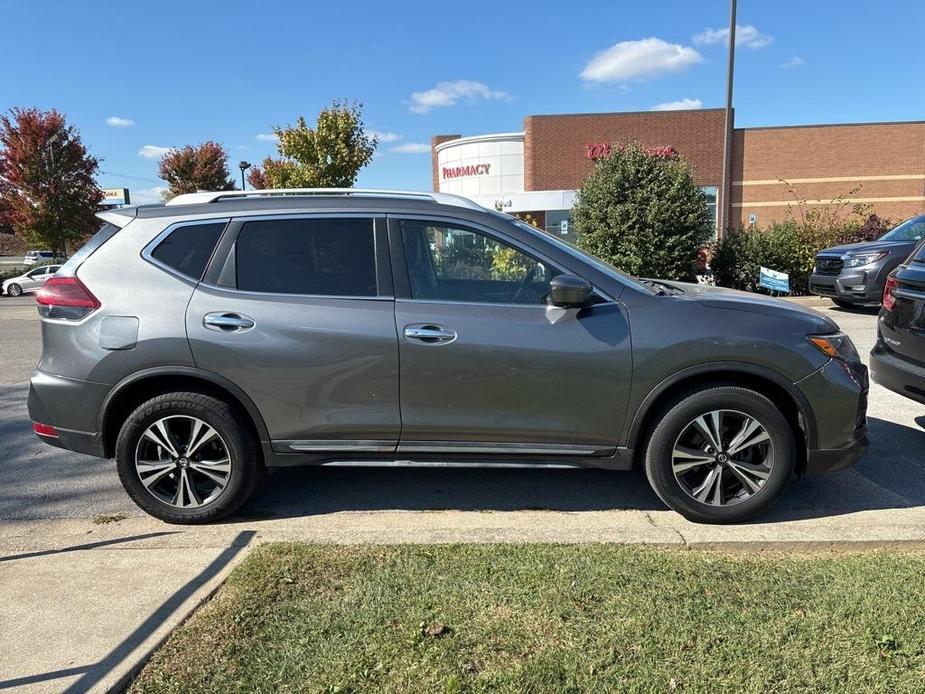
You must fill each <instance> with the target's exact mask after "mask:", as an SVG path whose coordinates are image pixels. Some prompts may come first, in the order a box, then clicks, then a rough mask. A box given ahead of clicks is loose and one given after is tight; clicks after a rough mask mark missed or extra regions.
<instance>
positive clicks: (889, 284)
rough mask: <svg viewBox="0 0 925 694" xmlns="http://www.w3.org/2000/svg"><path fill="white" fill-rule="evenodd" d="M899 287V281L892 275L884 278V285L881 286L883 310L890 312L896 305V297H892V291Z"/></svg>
mask: <svg viewBox="0 0 925 694" xmlns="http://www.w3.org/2000/svg"><path fill="white" fill-rule="evenodd" d="M898 286H899V280H898V279H896V277H895V276H894V275H890V276H888V277H887V278H886V284H885V285H884V286H883V308H884V309H885V310H887V311H892V310H893V307H894V306H895V305H896V297H895V296H893V290H894V289H896V288H897V287H898Z"/></svg>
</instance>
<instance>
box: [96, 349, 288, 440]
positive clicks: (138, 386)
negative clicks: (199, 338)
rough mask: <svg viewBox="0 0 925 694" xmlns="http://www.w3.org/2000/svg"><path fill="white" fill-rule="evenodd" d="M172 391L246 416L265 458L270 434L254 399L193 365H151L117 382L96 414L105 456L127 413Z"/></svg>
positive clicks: (225, 381)
mask: <svg viewBox="0 0 925 694" xmlns="http://www.w3.org/2000/svg"><path fill="white" fill-rule="evenodd" d="M174 391H192V392H196V393H202V394H203V395H211V396H213V397H218V398H220V399H222V400H225V401H226V402H228V403H229V404H230V405H232V406H234V407H237V408H238V409H239V410H241V412H242V413H243V414H244V415H246V418H247V420H248V421H249V423H250V424H251V427H252V433H253V434H254V435H255V436H257V440H258V441H259V444H260V445H259V446H258V448H259V449H261V450H262V452H263V457H264V458H266V451H267V450H268V449H269V441H270V436H269V433H268V431H267V427H266V423H265V422H264V421H263V417H262V416H261V414H260V411H259V410H258V409H257V406H256V405H255V404H254V401H253V400H251V398H250V397H249V396H248V395H247V393H245V392H244V391H243V390H241V388H239V387H238V386H236V385H235V384H234V383H232V382H231V381H229V380H228V379H226V378H224V377H222V376H220V375H218V374H216V373H212V372H210V371H205V370H203V369H198V368H195V367H188V366H187V367H182V366H181V367H154V368H150V369H145V370H143V371H139V372H138V373H135V374H132V375H131V376H128V377H126V378H124V379H122V380H121V381H119V382H118V383H117V384H116V385H115V386H113V388H112V390H110V391H109V395H107V396H106V399H105V400H104V401H103V406H102V408H100V415H99V429H98V430H99V431H100V432H101V435H102V441H103V449H104V452H105V455H106V457H107V458H112V457H113V456H114V455H115V448H116V438H117V437H118V435H119V430H120V429H121V428H122V424H123V423H124V422H125V420H126V419H127V418H128V416H129V415H130V414H131V413H132V411H134V409H135V408H136V407H138V405H140V404H141V403H143V402H145V401H146V400H149V399H150V398H153V397H156V396H157V395H162V394H163V393H170V392H174Z"/></svg>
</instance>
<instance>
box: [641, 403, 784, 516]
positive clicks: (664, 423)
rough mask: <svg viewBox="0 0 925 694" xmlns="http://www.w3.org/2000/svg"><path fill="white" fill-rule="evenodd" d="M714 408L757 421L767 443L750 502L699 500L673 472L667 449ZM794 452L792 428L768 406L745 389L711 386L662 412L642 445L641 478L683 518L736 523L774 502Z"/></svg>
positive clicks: (771, 404)
mask: <svg viewBox="0 0 925 694" xmlns="http://www.w3.org/2000/svg"><path fill="white" fill-rule="evenodd" d="M715 410H733V411H735V412H737V413H742V414H744V415H747V416H748V417H751V418H753V419H755V420H757V421H758V422H759V423H760V424H761V425H762V426H763V427H764V429H765V431H766V432H767V434H768V437H769V439H770V448H769V452H768V455H769V456H770V460H771V464H770V468H771V469H770V473H769V475H768V478H767V479H766V480H765V481H764V483H763V486H762V487H761V488H760V489H759V490H758V491H757V492H754V493H753V494H752V495H751V496H750V497H749V498H745V499H744V500H742V501H739V502H738V503H735V504H732V505H728V506H723V505H720V506H714V505H711V504H708V503H704V502H702V501H698V500H697V499H695V498H694V497H693V496H691V494H690V493H689V492H688V491H687V490H685V489H684V488H683V487H682V483H681V482H680V481H679V480H678V479H677V478H676V477H675V474H674V472H673V470H672V451H673V450H674V447H675V444H676V442H677V441H678V438H679V437H680V436H681V435H682V433H683V432H684V431H685V429H687V427H688V425H689V424H691V423H692V422H693V421H694V420H695V419H696V418H697V417H699V416H701V415H704V414H706V413H708V412H712V411H715ZM727 443H728V442H727ZM795 451H796V444H795V441H794V434H793V429H792V428H791V426H790V424H789V422H788V421H787V419H786V418H785V417H784V415H783V414H782V413H781V411H780V410H779V409H778V408H777V407H776V406H775V405H774V403H773V402H771V401H770V400H769V399H768V398H766V397H765V396H764V395H761V394H760V393H757V392H755V391H753V390H749V389H747V388H741V387H738V386H716V387H711V388H706V389H704V390H700V391H697V392H693V393H690V392H689V393H686V394H684V395H682V396H680V397H679V398H677V399H675V400H674V401H673V402H671V403H670V404H668V405H667V406H666V407H665V408H664V409H663V410H662V413H661V415H660V416H659V417H658V419H657V421H656V423H655V426H654V429H653V430H652V434H651V436H650V437H649V440H648V443H647V446H646V458H645V470H646V477H647V478H648V479H649V484H651V485H652V489H653V490H655V493H656V494H657V495H658V497H659V498H660V499H661V500H662V501H663V502H665V504H667V505H668V506H669V507H670V508H671V509H673V510H674V511H677V512H678V513H680V514H681V515H682V516H684V517H685V518H687V519H688V520H690V521H694V522H696V523H717V524H725V523H738V522H741V521H744V520H747V519H749V518H753V517H755V516H757V515H759V514H761V513H763V512H764V511H766V510H767V509H768V508H769V507H770V506H771V505H772V504H773V503H774V501H775V500H776V498H777V496H778V494H779V493H780V491H781V489H782V488H783V487H784V485H785V484H786V483H787V480H788V479H790V476H791V475H792V474H793V469H794V464H795ZM742 486H743V487H744V485H742Z"/></svg>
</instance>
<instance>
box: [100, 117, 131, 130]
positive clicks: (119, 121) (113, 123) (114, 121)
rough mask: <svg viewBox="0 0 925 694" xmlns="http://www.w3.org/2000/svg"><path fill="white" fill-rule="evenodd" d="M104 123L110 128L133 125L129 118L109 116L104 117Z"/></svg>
mask: <svg viewBox="0 0 925 694" xmlns="http://www.w3.org/2000/svg"><path fill="white" fill-rule="evenodd" d="M106 125H108V126H109V127H111V128H131V127H133V126H134V125H135V121H133V120H132V119H131V118H120V117H119V116H109V118H107V119H106Z"/></svg>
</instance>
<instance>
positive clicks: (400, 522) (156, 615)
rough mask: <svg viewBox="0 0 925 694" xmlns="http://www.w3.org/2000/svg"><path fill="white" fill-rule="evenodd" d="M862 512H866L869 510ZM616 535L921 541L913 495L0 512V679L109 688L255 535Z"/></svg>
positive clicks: (723, 544) (548, 538)
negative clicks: (691, 512) (122, 515)
mask: <svg viewBox="0 0 925 694" xmlns="http://www.w3.org/2000/svg"><path fill="white" fill-rule="evenodd" d="M874 521H876V522H874ZM296 540H297V541H305V542H336V543H359V542H373V543H401V542H419V543H443V542H579V543H580V542H618V543H628V544H650V545H660V546H669V547H677V548H680V549H698V548H720V549H722V548H726V549H749V550H753V551H758V550H767V549H819V548H828V547H833V546H834V547H853V546H857V547H865V546H882V545H893V544H900V545H915V546H922V547H925V507H916V508H897V509H891V510H890V511H888V512H884V511H882V510H881V511H860V512H856V513H850V514H845V515H840V516H836V517H833V518H831V519H827V518H823V519H820V518H815V519H812V520H781V521H779V522H765V523H754V524H748V525H739V526H725V527H718V526H702V525H695V524H693V523H689V522H687V521H685V520H684V519H683V518H681V517H680V516H678V515H677V514H674V513H672V512H670V511H580V512H556V511H510V512H478V511H439V512H426V511H391V512H390V511H377V512H349V511H348V512H339V513H330V514H323V515H318V516H308V517H303V518H281V519H272V520H257V521H247V520H243V521H239V522H231V523H225V524H220V525H214V526H206V527H181V526H169V525H165V524H163V523H160V522H159V521H156V520H154V519H151V518H147V517H141V518H128V519H125V520H120V521H116V522H112V523H108V524H104V525H96V524H94V523H93V522H92V521H91V520H88V519H77V520H49V521H3V522H2V523H0V586H2V599H0V690H8V689H9V690H12V691H16V692H20V691H22V692H27V691H28V692H48V691H68V692H83V691H101V692H102V691H109V690H110V689H111V688H113V687H115V688H117V689H118V688H120V687H121V686H124V684H125V683H126V682H127V681H129V679H130V677H131V676H132V675H133V674H134V673H135V672H136V671H137V669H138V668H139V667H140V666H141V664H142V663H143V662H144V660H145V659H146V657H147V655H148V654H149V653H150V651H151V650H152V649H153V648H155V647H156V646H157V645H158V644H159V643H160V642H161V641H162V640H163V639H164V638H165V637H166V636H167V635H168V634H169V633H170V631H171V630H172V629H173V628H174V627H176V626H177V625H178V624H180V623H181V622H182V621H183V620H184V619H186V617H188V616H189V614H191V613H192V611H193V610H194V609H195V608H196V607H197V606H198V605H199V604H200V603H201V602H202V601H203V600H205V599H206V598H207V597H208V596H209V595H211V593H212V592H213V591H214V590H215V589H216V588H217V587H218V586H219V585H220V583H221V581H222V580H224V578H225V576H226V575H227V573H228V572H229V571H230V570H231V568H232V567H233V566H234V565H235V564H236V563H237V562H238V561H240V559H241V558H242V557H243V556H244V554H245V553H246V549H247V548H248V547H250V546H253V545H254V544H256V543H260V542H271V541H296Z"/></svg>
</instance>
